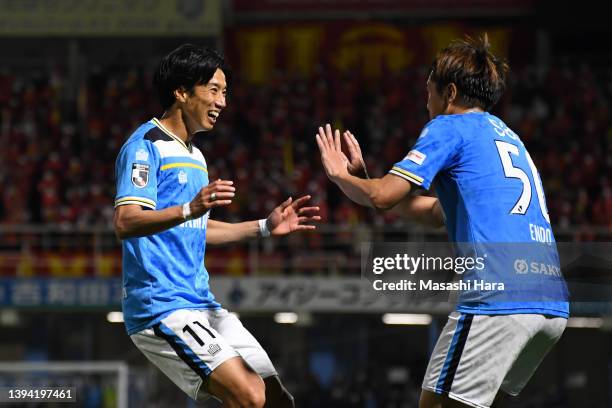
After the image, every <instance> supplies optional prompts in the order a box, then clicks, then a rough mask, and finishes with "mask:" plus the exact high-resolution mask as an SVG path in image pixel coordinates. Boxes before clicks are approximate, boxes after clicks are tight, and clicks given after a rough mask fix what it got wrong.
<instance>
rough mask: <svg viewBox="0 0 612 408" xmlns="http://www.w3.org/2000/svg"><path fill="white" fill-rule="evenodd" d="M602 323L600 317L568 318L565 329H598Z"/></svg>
mask: <svg viewBox="0 0 612 408" xmlns="http://www.w3.org/2000/svg"><path fill="white" fill-rule="evenodd" d="M603 323H604V322H603V319H602V318H601V317H570V318H569V319H567V327H571V328H574V329H600V328H601V327H602V326H603Z"/></svg>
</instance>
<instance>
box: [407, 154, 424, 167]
mask: <svg viewBox="0 0 612 408" xmlns="http://www.w3.org/2000/svg"><path fill="white" fill-rule="evenodd" d="M426 158H427V155H426V154H425V153H421V152H419V151H418V150H411V151H410V152H408V154H407V155H406V157H404V160H406V159H408V160H410V161H412V162H414V163H416V164H418V165H419V166H420V165H421V164H423V162H424V161H425V159H426Z"/></svg>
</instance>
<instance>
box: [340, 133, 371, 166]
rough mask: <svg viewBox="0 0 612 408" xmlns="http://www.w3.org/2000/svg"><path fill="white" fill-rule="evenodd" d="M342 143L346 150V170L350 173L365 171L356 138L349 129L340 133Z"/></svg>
mask: <svg viewBox="0 0 612 408" xmlns="http://www.w3.org/2000/svg"><path fill="white" fill-rule="evenodd" d="M342 138H343V140H344V144H345V145H346V147H347V150H348V171H349V173H351V174H352V175H354V176H355V175H358V174H359V173H362V172H366V173H367V171H366V169H365V162H364V161H363V154H362V153H361V147H359V142H357V138H356V137H355V136H354V135H353V134H352V133H351V131H350V130H347V131H344V132H343V133H342Z"/></svg>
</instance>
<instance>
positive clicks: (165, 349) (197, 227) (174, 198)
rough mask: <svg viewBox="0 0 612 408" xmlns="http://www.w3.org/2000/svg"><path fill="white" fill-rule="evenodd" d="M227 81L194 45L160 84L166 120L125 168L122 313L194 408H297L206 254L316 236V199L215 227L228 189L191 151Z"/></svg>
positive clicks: (164, 66) (119, 203) (221, 101)
mask: <svg viewBox="0 0 612 408" xmlns="http://www.w3.org/2000/svg"><path fill="white" fill-rule="evenodd" d="M227 73H228V69H227V67H226V66H225V64H224V60H223V58H222V57H221V56H220V55H219V54H217V53H216V52H215V51H212V50H209V49H203V48H200V47H197V46H194V45H190V44H186V45H183V46H181V47H179V48H177V49H176V50H174V51H172V52H171V53H170V54H168V55H167V56H165V57H164V58H163V59H162V60H161V62H160V64H159V68H158V71H157V73H156V76H155V84H156V86H157V89H158V92H159V98H160V102H161V105H162V107H163V109H164V111H165V112H164V114H163V116H162V117H161V118H160V119H157V118H153V119H151V120H150V121H148V122H146V123H144V124H142V125H141V126H140V127H139V128H138V129H136V131H135V132H134V133H133V134H132V135H131V136H130V138H129V139H128V140H127V141H126V142H125V144H124V145H123V147H122V148H121V151H120V152H119V156H118V158H117V162H116V179H117V180H116V181H117V195H116V199H115V220H114V224H115V230H116V234H117V236H118V237H119V238H120V239H121V240H122V244H123V288H124V289H123V313H124V317H125V324H126V328H127V331H128V334H129V335H130V337H131V339H132V340H133V342H134V344H135V345H136V346H137V347H138V348H139V349H140V350H141V351H142V352H143V354H144V355H145V356H146V357H147V358H148V359H149V360H150V361H151V362H153V363H154V364H155V365H156V366H157V367H159V368H160V369H161V370H162V371H163V372H164V373H165V374H166V375H167V376H168V377H169V378H170V379H171V380H172V381H173V382H174V383H175V384H176V385H178V386H179V387H180V388H181V389H182V390H183V391H184V392H185V393H187V394H188V395H189V396H190V397H192V398H193V399H195V400H205V399H207V398H209V397H210V396H214V397H217V398H218V399H220V400H221V401H222V402H223V406H224V407H225V406H227V407H230V408H238V407H253V408H255V407H257V408H261V407H264V406H265V407H279V408H289V407H293V406H294V403H293V397H292V396H291V395H290V394H289V393H288V392H287V390H286V389H285V388H284V387H283V386H282V384H281V382H280V380H279V378H278V375H277V372H276V370H275V368H274V366H273V365H272V362H271V361H270V359H269V357H268V355H267V353H266V352H265V351H264V350H263V348H262V347H261V345H260V344H259V343H258V342H257V340H255V338H254V337H253V336H252V335H251V334H250V333H249V331H248V330H247V329H246V328H245V327H244V326H243V325H242V324H241V323H240V321H239V320H238V319H237V318H236V317H235V316H234V315H232V314H230V313H228V311H227V310H225V309H223V308H222V307H221V305H220V304H219V303H218V302H217V301H216V300H215V297H214V295H213V293H212V292H211V288H210V287H209V285H208V272H207V271H206V267H205V265H204V251H205V248H206V244H207V243H209V244H227V243H231V242H237V241H241V240H245V239H249V238H256V237H267V236H269V235H285V234H289V233H291V232H294V231H302V230H310V229H314V228H315V227H314V225H311V222H312V221H318V220H320V217H319V216H318V215H317V213H318V210H319V208H318V207H312V206H311V207H308V206H306V205H307V203H308V200H309V199H310V196H304V197H301V198H299V199H297V200H295V201H293V200H292V199H291V198H289V199H288V200H286V201H285V202H284V203H282V204H280V205H279V206H278V207H276V208H275V209H274V210H273V211H272V213H270V215H268V217H267V218H265V219H261V220H256V221H247V222H242V223H235V224H233V223H225V222H221V221H216V220H212V219H209V214H210V213H211V210H213V209H214V208H216V207H221V206H227V205H229V204H231V202H232V199H233V197H234V195H235V187H234V185H233V183H232V181H230V180H216V181H213V182H209V180H208V165H207V163H206V160H205V159H204V156H203V155H202V153H201V152H200V150H199V149H198V148H197V147H196V146H194V145H193V143H192V139H193V138H194V136H196V135H197V134H200V133H201V132H206V131H209V130H211V129H213V127H214V126H215V123H216V122H217V120H218V118H219V115H220V113H221V111H222V110H223V109H224V108H225V106H226V99H225V97H226V91H227V81H226V74H227Z"/></svg>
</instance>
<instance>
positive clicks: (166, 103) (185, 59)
mask: <svg viewBox="0 0 612 408" xmlns="http://www.w3.org/2000/svg"><path fill="white" fill-rule="evenodd" d="M217 69H220V70H221V71H223V73H224V74H225V75H226V78H228V79H229V74H230V73H229V68H228V67H227V65H226V63H225V59H224V58H223V56H222V55H221V54H220V53H218V52H217V51H215V50H213V49H210V48H205V47H199V46H197V45H193V44H183V45H181V46H180V47H178V48H177V49H175V50H173V51H172V52H170V53H169V54H168V55H166V56H165V57H163V58H162V59H161V61H160V62H159V66H158V67H157V72H156V73H155V77H154V79H153V84H154V86H155V87H156V88H157V94H158V97H159V102H160V104H161V106H162V108H163V109H164V110H166V109H169V108H170V107H171V106H172V105H173V104H174V102H175V101H176V98H175V97H174V91H176V90H177V89H181V88H184V89H186V90H187V91H189V92H191V91H192V90H193V87H194V86H195V85H203V84H206V83H208V81H210V79H211V78H212V77H213V75H214V74H215V71H216V70H217Z"/></svg>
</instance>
